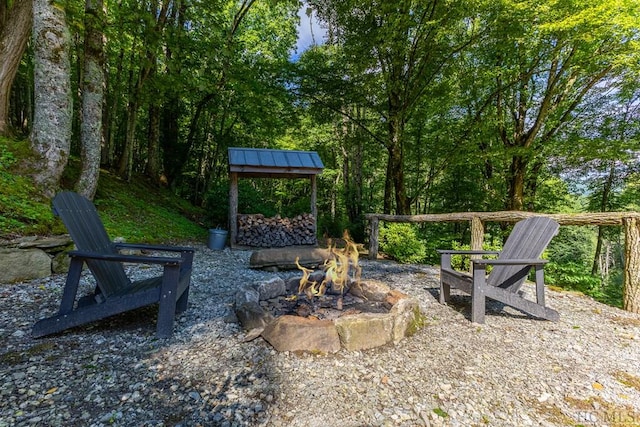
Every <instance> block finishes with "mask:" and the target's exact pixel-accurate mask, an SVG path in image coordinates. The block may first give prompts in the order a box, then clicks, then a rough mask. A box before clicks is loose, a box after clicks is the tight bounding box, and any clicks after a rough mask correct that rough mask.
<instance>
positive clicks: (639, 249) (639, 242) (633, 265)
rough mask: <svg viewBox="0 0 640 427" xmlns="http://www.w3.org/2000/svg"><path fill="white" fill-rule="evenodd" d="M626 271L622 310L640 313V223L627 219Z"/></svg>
mask: <svg viewBox="0 0 640 427" xmlns="http://www.w3.org/2000/svg"><path fill="white" fill-rule="evenodd" d="M623 223H624V233H625V254H626V260H625V263H626V265H625V269H624V272H625V274H624V288H623V291H622V308H624V309H625V310H627V311H631V312H633V313H640V221H639V220H638V219H637V218H625V219H623Z"/></svg>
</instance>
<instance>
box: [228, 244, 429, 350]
mask: <svg viewBox="0 0 640 427" xmlns="http://www.w3.org/2000/svg"><path fill="white" fill-rule="evenodd" d="M330 253H331V254H332V256H331V257H330V258H328V259H327V260H325V262H324V264H323V266H322V268H321V269H317V270H312V269H309V268H306V267H304V266H302V265H300V264H298V260H297V259H296V264H297V265H298V268H299V269H300V270H301V272H302V276H301V277H296V278H292V279H289V280H287V281H286V282H285V280H284V279H282V278H274V279H272V280H269V281H265V282H261V283H256V284H253V285H244V286H242V287H241V288H240V289H239V291H238V293H237V294H236V301H235V311H236V315H237V317H238V320H239V321H240V323H241V325H242V326H243V328H244V329H245V330H246V331H247V336H246V339H247V340H251V339H254V338H257V337H259V336H262V338H264V339H265V340H266V341H267V342H269V343H270V344H271V345H272V346H273V347H274V348H275V349H276V350H278V351H309V352H321V353H333V352H337V351H338V350H340V349H341V348H344V349H346V350H350V351H354V350H364V349H369V348H374V347H378V346H382V345H386V344H396V343H398V342H399V341H400V340H402V339H403V338H404V337H406V336H408V335H410V334H412V333H413V332H415V331H416V330H417V329H418V328H419V327H420V326H421V324H422V323H423V316H422V314H421V313H420V309H419V305H418V302H417V301H416V300H415V299H413V298H411V297H409V296H408V295H406V294H404V293H402V292H399V291H397V290H394V289H391V288H390V287H389V286H387V285H386V284H384V283H381V282H379V281H373V280H362V279H361V269H360V266H359V265H358V251H357V249H356V246H355V245H354V244H353V243H352V242H350V241H347V244H346V246H345V248H344V249H337V248H330Z"/></svg>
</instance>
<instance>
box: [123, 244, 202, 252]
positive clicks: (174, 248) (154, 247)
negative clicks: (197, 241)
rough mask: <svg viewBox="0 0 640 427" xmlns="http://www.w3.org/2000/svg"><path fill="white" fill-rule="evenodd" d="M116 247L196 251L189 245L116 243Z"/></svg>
mask: <svg viewBox="0 0 640 427" xmlns="http://www.w3.org/2000/svg"><path fill="white" fill-rule="evenodd" d="M114 245H115V248H116V249H146V250H150V251H167V252H195V249H194V248H190V247H187V246H168V245H152V244H146V243H114Z"/></svg>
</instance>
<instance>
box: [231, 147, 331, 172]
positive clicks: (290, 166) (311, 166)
mask: <svg viewBox="0 0 640 427" xmlns="http://www.w3.org/2000/svg"><path fill="white" fill-rule="evenodd" d="M322 169H324V165H323V164H322V160H320V156H319V155H318V153H316V152H315V151H296V150H271V149H265V148H237V147H233V148H229V172H237V173H239V174H242V175H243V176H254V177H272V176H276V177H298V176H309V175H317V174H319V173H322Z"/></svg>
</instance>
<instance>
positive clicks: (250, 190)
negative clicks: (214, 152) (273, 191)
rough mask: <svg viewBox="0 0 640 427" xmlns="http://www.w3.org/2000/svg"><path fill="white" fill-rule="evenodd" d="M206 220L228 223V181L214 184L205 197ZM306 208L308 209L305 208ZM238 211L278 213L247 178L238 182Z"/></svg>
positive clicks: (221, 224) (246, 212)
mask: <svg viewBox="0 0 640 427" xmlns="http://www.w3.org/2000/svg"><path fill="white" fill-rule="evenodd" d="M205 207H206V212H207V221H208V222H209V223H210V224H211V225H212V226H213V225H216V226H218V225H219V226H224V227H226V226H227V224H228V223H229V182H228V181H225V182H221V183H219V184H217V185H215V186H214V187H213V188H212V189H211V190H210V191H209V193H207V196H206V199H205ZM307 210H308V209H307ZM238 213H241V214H262V215H264V216H266V217H272V216H274V215H276V214H277V213H278V211H277V209H276V208H275V206H274V204H273V203H272V201H271V200H268V198H266V197H265V194H264V192H261V191H260V189H259V188H257V187H256V186H255V185H252V183H251V182H250V181H248V180H241V181H240V182H239V183H238Z"/></svg>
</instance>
